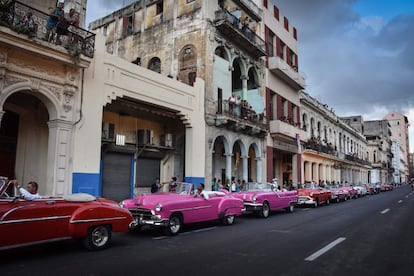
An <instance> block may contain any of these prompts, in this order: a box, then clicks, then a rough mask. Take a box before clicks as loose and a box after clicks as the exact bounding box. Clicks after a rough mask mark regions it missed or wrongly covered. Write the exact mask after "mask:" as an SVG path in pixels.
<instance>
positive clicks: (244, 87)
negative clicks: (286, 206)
mask: <svg viewBox="0 0 414 276" xmlns="http://www.w3.org/2000/svg"><path fill="white" fill-rule="evenodd" d="M240 78H241V80H242V100H247V79H248V77H247V76H241V77H240Z"/></svg>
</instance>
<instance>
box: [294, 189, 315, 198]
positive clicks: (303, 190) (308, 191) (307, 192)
mask: <svg viewBox="0 0 414 276" xmlns="http://www.w3.org/2000/svg"><path fill="white" fill-rule="evenodd" d="M317 191H319V190H315V189H299V190H298V195H300V196H301V195H302V196H303V195H304V196H308V195H309V194H310V193H315V192H317Z"/></svg>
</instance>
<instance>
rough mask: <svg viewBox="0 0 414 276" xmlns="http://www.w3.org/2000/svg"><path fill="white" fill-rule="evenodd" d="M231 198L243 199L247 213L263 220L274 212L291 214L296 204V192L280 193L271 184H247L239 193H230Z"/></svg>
mask: <svg viewBox="0 0 414 276" xmlns="http://www.w3.org/2000/svg"><path fill="white" fill-rule="evenodd" d="M232 196H234V197H237V198H240V199H243V201H244V207H245V209H246V211H247V212H254V213H257V214H258V215H259V216H261V217H263V218H267V217H268V216H269V213H270V212H271V211H275V210H280V209H285V210H286V211H288V212H293V209H294V207H295V204H296V203H297V202H298V192H297V191H281V190H278V189H277V187H276V186H274V185H273V184H272V183H254V182H248V183H245V184H244V185H243V188H242V190H241V191H240V192H239V193H232Z"/></svg>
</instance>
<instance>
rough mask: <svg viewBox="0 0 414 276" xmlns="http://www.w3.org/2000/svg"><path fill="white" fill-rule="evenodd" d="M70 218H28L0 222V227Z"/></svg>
mask: <svg viewBox="0 0 414 276" xmlns="http://www.w3.org/2000/svg"><path fill="white" fill-rule="evenodd" d="M70 217H71V216H54V217H42V218H30V219H13V220H6V221H0V225H2V224H12V223H22V222H34V221H44V220H58V219H67V218H70Z"/></svg>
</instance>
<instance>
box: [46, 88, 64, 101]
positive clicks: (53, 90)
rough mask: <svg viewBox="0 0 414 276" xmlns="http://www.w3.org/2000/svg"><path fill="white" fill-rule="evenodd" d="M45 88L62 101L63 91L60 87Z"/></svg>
mask: <svg viewBox="0 0 414 276" xmlns="http://www.w3.org/2000/svg"><path fill="white" fill-rule="evenodd" d="M44 87H46V88H47V89H48V90H49V91H50V92H52V93H53V94H54V95H55V97H56V98H57V99H58V100H59V101H60V98H61V97H60V95H61V89H60V88H59V87H56V86H51V85H44Z"/></svg>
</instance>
